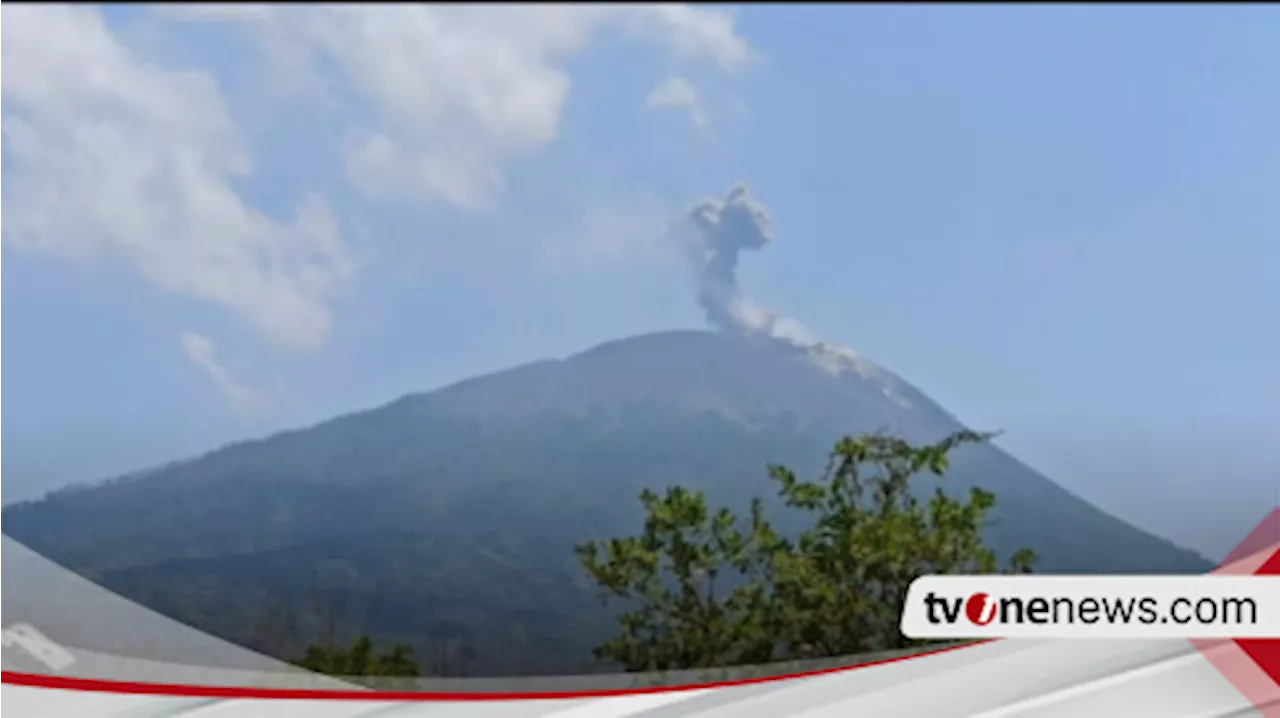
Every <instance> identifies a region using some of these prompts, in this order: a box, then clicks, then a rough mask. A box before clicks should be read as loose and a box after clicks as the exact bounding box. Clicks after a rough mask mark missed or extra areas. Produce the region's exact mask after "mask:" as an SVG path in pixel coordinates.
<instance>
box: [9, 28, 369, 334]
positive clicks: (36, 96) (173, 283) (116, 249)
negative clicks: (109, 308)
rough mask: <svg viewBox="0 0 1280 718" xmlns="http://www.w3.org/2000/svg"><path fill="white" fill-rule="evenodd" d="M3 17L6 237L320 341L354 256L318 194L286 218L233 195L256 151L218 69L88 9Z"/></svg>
mask: <svg viewBox="0 0 1280 718" xmlns="http://www.w3.org/2000/svg"><path fill="white" fill-rule="evenodd" d="M4 20H5V22H4V25H3V45H2V53H3V57H2V58H0V59H2V62H3V83H2V89H3V101H4V125H3V137H4V151H5V168H4V169H5V174H6V177H5V179H6V180H8V181H7V182H5V184H4V194H3V203H4V206H3V210H4V215H5V216H6V217H8V221H6V222H5V223H4V225H3V237H4V241H5V242H6V243H9V244H11V245H13V246H17V247H22V248H26V249H31V250H37V251H42V252H46V253H49V254H53V255H57V256H70V257H79V258H95V257H103V258H109V259H112V260H116V261H123V262H125V263H127V264H128V265H130V266H131V267H132V268H133V269H134V270H136V271H137V272H139V273H141V274H142V275H143V276H144V277H145V278H146V279H148V280H149V281H151V282H152V283H154V284H156V285H158V286H160V287H162V288H164V289H166V290H169V291H173V292H177V293H181V294H185V295H188V296H191V297H195V298H197V299H201V300H205V301H209V302H213V303H215V304H218V305H221V306H223V307H225V308H227V309H230V310H232V311H235V312H238V313H240V314H241V315H243V316H245V317H246V318H248V319H249V320H250V321H251V322H252V323H253V324H254V325H255V326H256V327H257V328H258V329H259V330H260V331H261V333H262V334H263V335H264V336H265V337H266V338H267V339H268V340H270V341H272V342H274V343H277V344H279V345H282V346H289V347H301V348H310V347H315V346H318V345H320V344H322V343H323V342H324V341H325V339H326V338H327V336H328V334H329V331H330V324H331V318H330V309H329V305H328V300H329V299H330V297H331V295H332V294H333V293H334V292H335V291H336V290H337V289H338V286H339V285H340V283H341V282H342V280H343V279H345V278H346V277H347V275H348V274H349V272H350V270H351V263H350V261H349V260H348V258H347V254H346V252H345V250H344V247H343V243H342V239H341V237H340V235H339V233H338V230H337V228H336V223H335V221H334V219H333V218H332V217H331V216H330V214H329V211H328V209H327V207H326V205H325V203H324V201H323V200H322V199H320V198H318V197H314V196H313V197H309V198H307V199H306V200H305V201H304V202H303V203H302V204H301V206H300V207H299V209H298V211H297V214H296V216H295V217H294V218H293V219H292V220H291V221H289V222H281V221H278V220H276V219H273V218H271V217H269V216H267V215H265V214H263V213H261V212H259V211H258V210H256V209H254V208H253V207H251V206H250V205H249V204H247V203H246V202H245V201H244V200H243V199H242V198H241V197H240V196H239V194H237V192H236V191H235V189H234V188H233V186H232V184H231V183H232V181H233V180H234V179H235V178H236V177H238V176H243V175H245V174H247V173H248V172H249V171H250V170H251V164H250V160H249V157H248V155H247V154H246V152H245V151H244V149H243V148H242V147H241V145H240V141H239V138H238V137H237V133H236V130H235V127H234V126H233V125H232V123H231V120H230V118H229V116H228V114H227V111H226V108H225V107H224V104H223V101H222V98H221V96H220V94H219V92H218V88H217V85H216V83H215V81H214V79H213V78H212V77H211V76H210V75H208V74H205V73H200V72H179V71H168V70H164V69H161V68H157V67H154V66H152V65H149V64H147V63H146V62H144V61H142V60H141V59H140V58H138V57H136V56H135V55H134V54H132V53H131V52H130V51H129V49H128V48H126V47H124V46H123V45H122V44H120V43H119V42H118V41H117V40H116V39H115V37H113V36H112V34H111V33H110V31H109V30H108V29H107V28H106V27H105V26H104V24H103V20H102V17H101V15H100V14H99V13H98V11H97V10H95V9H93V8H89V7H83V6H66V5H61V6H60V5H14V6H11V7H8V8H6V9H5V11H4Z"/></svg>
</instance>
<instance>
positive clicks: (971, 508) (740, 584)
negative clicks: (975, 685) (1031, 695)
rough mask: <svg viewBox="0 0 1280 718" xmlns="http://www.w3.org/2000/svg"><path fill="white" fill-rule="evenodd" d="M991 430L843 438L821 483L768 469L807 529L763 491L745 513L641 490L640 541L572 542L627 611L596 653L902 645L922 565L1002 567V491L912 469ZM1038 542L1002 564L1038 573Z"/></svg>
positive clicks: (942, 467) (742, 655)
mask: <svg viewBox="0 0 1280 718" xmlns="http://www.w3.org/2000/svg"><path fill="white" fill-rule="evenodd" d="M991 436H992V435H991V434H985V433H979V432H973V431H961V432H957V433H955V434H953V435H951V436H949V437H947V438H946V439H944V440H942V441H940V442H938V443H935V444H928V445H922V446H913V445H911V444H908V443H907V442H906V441H903V440H902V439H898V438H895V437H891V436H886V435H884V434H879V433H877V434H866V435H862V436H858V437H846V438H843V439H841V440H840V441H839V442H837V444H836V446H835V448H834V450H833V451H832V452H831V455H830V459H829V461H828V464H827V468H826V471H825V472H824V473H823V475H822V477H821V478H820V479H819V480H817V481H803V480H801V479H799V478H797V477H796V475H795V474H794V473H793V472H792V471H790V470H789V469H787V468H785V467H782V466H771V467H769V477H770V478H771V479H772V480H773V482H775V484H776V485H777V487H778V493H779V496H780V497H781V498H782V500H783V503H784V504H785V505H786V506H787V507H788V508H790V509H794V510H799V511H803V512H806V513H807V514H808V515H809V516H810V519H811V521H812V523H811V524H809V526H810V527H809V528H808V529H806V530H804V531H803V532H801V533H800V534H799V535H798V536H795V537H785V536H783V535H782V534H781V533H780V532H779V531H777V530H775V529H774V528H773V525H772V524H771V523H770V522H769V521H768V520H767V519H766V518H765V515H764V509H763V502H762V501H761V500H760V499H758V498H757V499H755V500H753V501H752V503H751V508H750V512H749V514H748V515H747V516H746V517H745V518H741V517H738V516H736V515H734V514H733V512H731V511H730V510H728V509H723V508H722V509H720V510H719V511H716V512H714V513H713V512H712V511H711V510H710V509H709V508H708V506H707V502H706V499H705V496H704V495H703V494H702V493H701V492H695V491H690V490H688V489H685V488H682V487H672V488H668V489H667V491H666V493H665V494H663V495H658V494H656V493H654V492H652V491H648V490H646V491H644V492H642V493H641V495H640V500H641V502H642V503H643V505H644V509H645V514H646V517H645V521H644V529H643V532H642V533H641V534H640V535H639V536H634V537H629V538H615V539H611V540H608V541H604V542H594V541H589V542H587V543H584V544H582V545H580V546H579V547H578V549H577V552H578V557H579V560H580V561H581V563H582V566H583V568H585V570H586V571H587V573H588V574H590V576H591V577H592V579H594V580H595V582H596V583H597V584H598V585H599V587H600V588H601V589H602V593H603V597H604V598H605V600H606V601H607V600H610V599H613V600H620V601H623V602H624V605H625V606H626V608H628V609H631V610H628V611H626V612H624V613H623V614H621V615H620V617H619V619H618V623H619V629H620V630H619V633H618V635H617V636H616V637H615V638H613V639H612V640H610V641H608V642H606V643H604V644H602V645H601V646H599V647H598V648H597V649H596V655H597V657H599V658H602V659H606V660H610V661H614V662H617V663H620V664H622V665H623V666H624V667H625V668H626V669H627V670H631V671H654V670H657V671H662V670H677V669H690V668H710V667H719V666H727V665H740V664H747V663H764V662H768V661H778V660H797V659H807V658H827V657H835V656H842V655H849V654H855V653H862V652H867V651H877V650H889V649H895V648H905V647H909V646H911V645H914V644H915V642H914V641H912V640H910V639H908V638H906V637H905V636H903V635H902V634H901V633H900V631H899V629H898V622H899V619H900V616H901V611H902V603H903V600H904V597H905V593H906V589H907V586H908V584H910V583H911V581H912V580H914V579H915V578H917V577H918V576H921V575H924V574H948V573H996V572H997V571H999V570H1000V567H999V566H998V562H997V558H996V556H995V554H994V552H992V551H991V550H990V549H989V548H987V547H986V546H985V545H984V544H983V542H982V537H981V531H982V528H983V527H984V526H985V525H986V524H987V516H988V514H989V512H990V510H991V508H992V506H993V505H994V504H995V497H994V496H993V495H992V494H991V493H989V492H987V491H983V490H982V489H979V488H973V489H971V490H970V492H969V494H968V496H967V498H966V499H957V498H952V497H950V496H948V495H947V494H946V493H944V492H943V491H942V489H941V488H938V489H936V490H935V491H934V493H933V494H932V496H931V497H929V498H928V499H927V500H924V501H922V500H920V499H919V498H918V497H917V493H918V492H913V491H912V486H911V479H912V477H914V476H916V475H919V474H922V473H925V472H928V473H931V474H934V475H936V476H942V475H944V474H945V472H946V470H947V467H948V463H949V462H948V456H949V455H950V453H951V452H952V451H953V450H954V449H956V448H957V447H959V446H961V445H964V444H971V443H980V442H985V441H987V440H989V439H990V438H991ZM1034 563H1035V556H1034V554H1032V553H1031V551H1029V550H1026V549H1024V550H1021V551H1018V552H1017V553H1016V554H1014V555H1013V556H1012V557H1011V558H1010V561H1009V562H1008V564H1007V566H1006V567H1005V568H1004V571H1006V572H1010V573H1024V572H1029V571H1030V570H1031V567H1032V565H1033V564H1034Z"/></svg>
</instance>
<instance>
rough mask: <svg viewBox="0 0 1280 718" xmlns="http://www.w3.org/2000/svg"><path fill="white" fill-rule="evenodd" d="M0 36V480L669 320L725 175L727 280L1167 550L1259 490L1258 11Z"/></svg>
mask: <svg viewBox="0 0 1280 718" xmlns="http://www.w3.org/2000/svg"><path fill="white" fill-rule="evenodd" d="M342 13H345V15H344V14H342ZM384 13H399V14H398V15H386V16H384ZM5 19H6V21H7V22H6V23H5V25H4V26H3V27H4V44H3V52H4V60H5V61H6V62H4V64H3V67H4V82H3V91H4V106H3V107H4V110H3V111H4V171H5V175H6V177H5V179H6V180H8V181H7V182H6V183H5V184H4V210H5V216H6V217H7V218H8V219H9V222H7V223H5V224H4V225H3V228H4V243H3V260H4V263H3V280H4V289H3V298H4V299H8V300H10V304H9V311H8V312H7V313H6V314H5V316H6V317H7V318H8V319H9V325H8V330H9V335H8V336H9V339H10V343H9V348H10V353H9V360H10V379H11V381H10V385H9V386H10V393H9V404H8V409H9V411H8V419H9V421H8V422H7V423H5V425H4V433H3V438H4V448H5V449H7V451H6V452H5V454H4V466H3V468H4V469H5V474H4V476H5V479H6V480H5V483H4V488H5V489H7V492H6V494H5V497H6V501H9V500H13V499H15V498H20V497H25V496H29V495H31V494H32V493H34V492H37V491H39V490H42V489H44V488H48V487H50V486H53V485H57V484H59V483H65V482H67V481H72V480H81V479H92V478H98V477H102V476H106V475H111V474H115V473H119V472H122V471H126V470H130V469H134V468H140V467H143V466H146V465H149V464H153V463H156V462H159V461H163V460H167V459H172V458H178V457H181V456H184V455H188V454H190V453H193V452H197V451H202V450H206V449H208V448H212V447H214V446H217V445H219V444H221V443H223V442H226V441H228V440H231V439H235V438H239V437H245V436H253V435H259V434H263V433H266V432H270V431H273V430H276V429H279V428H282V427H287V426H296V425H302V424H308V423H312V422H315V421H317V420H320V419H323V418H325V417H328V416H331V415H333V414H336V413H340V412H344V411H349V410H353V409H357V408H363V407H367V406H371V405H376V404H379V403H382V402H384V401H387V400H390V399H393V398H395V397H397V396H399V395H401V394H404V393H407V392H410V391H418V390H424V389H430V388H433V387H436V386H439V385H441V384H444V383H448V382H450V381H453V380H457V379H461V378H465V377H468V376H471V375H474V374H477V373H481V372H484V371H489V370H493V369H498V368H502V367H505V366H509V365H513V364H517V363H521V362H524V361H528V360H532V359H535V358H542V357H546V356H557V355H566V354H569V353H572V352H575V351H578V350H581V349H584V348H587V347H589V346H591V345H593V344H596V343H599V342H601V341H605V340H608V339H611V338H617V337H621V336H626V335H630V334H634V333H638V332H643V331H649V330H656V329H662V328H670V327H694V326H701V324H702V321H701V315H700V312H699V310H698V307H697V305H696V303H695V302H694V299H693V294H692V289H691V283H690V278H689V275H688V272H687V271H686V270H685V268H684V267H682V266H681V265H680V262H679V258H678V256H677V253H676V252H674V251H672V248H670V247H667V246H665V245H664V243H663V240H662V228H663V226H664V224H665V223H666V222H667V221H668V220H670V219H672V218H674V217H675V216H676V215H678V214H679V213H680V212H681V210H682V209H684V208H685V207H686V206H687V205H688V204H689V203H691V202H693V201H695V200H698V199H701V198H703V197H707V196H721V195H723V194H724V192H725V191H727V190H728V188H729V187H730V185H731V184H732V183H734V182H737V181H743V182H746V183H747V184H748V185H749V186H750V188H751V190H752V192H753V194H754V195H755V196H756V197H758V198H759V199H760V200H761V201H763V202H764V203H765V204H767V205H768V207H769V209H770V211H771V213H772V215H773V218H774V225H775V242H774V244H773V245H771V246H769V247H767V248H766V249H765V250H763V251H762V252H760V253H756V254H752V255H750V256H748V257H746V258H745V259H744V266H743V267H742V282H743V284H744V286H745V288H746V290H747V291H748V292H749V293H750V294H751V295H752V296H753V298H754V299H755V300H756V301H758V302H759V303H761V304H764V305H766V306H769V307H772V308H774V309H776V310H778V311H780V312H782V313H785V314H787V315H789V316H793V317H797V318H799V319H801V320H802V321H804V322H805V323H806V324H807V325H808V326H809V327H811V328H812V329H814V330H815V331H816V332H817V333H819V334H821V335H823V336H825V337H827V338H830V339H834V340H837V341H840V342H842V343H845V344H847V345H849V346H851V347H853V348H855V349H857V350H860V351H862V352H863V353H865V354H866V355H867V356H869V357H870V358H872V359H873V360H876V361H878V362H879V363H881V364H882V365H884V366H886V367H888V368H890V369H892V370H895V371H896V372H898V373H899V374H901V375H902V376H904V377H905V378H907V379H908V380H909V381H911V382H912V383H914V384H916V385H917V386H919V387H920V388H921V389H923V390H924V391H925V392H926V393H929V394H930V395H932V396H933V397H934V398H935V399H937V400H939V401H940V402H941V403H942V404H943V405H944V406H946V407H948V408H949V409H950V410H951V411H952V412H954V413H956V414H957V415H958V416H960V417H961V418H962V419H964V420H966V421H968V422H970V423H971V424H973V425H976V426H978V427H982V428H999V429H1004V430H1005V431H1006V434H1005V436H1004V437H1003V438H1002V440H1001V441H1002V444H1003V445H1004V446H1005V447H1006V448H1008V449H1010V450H1011V451H1012V452H1013V453H1014V454H1016V455H1017V456H1019V457H1020V458H1022V459H1024V460H1025V461H1027V462H1028V463H1030V464H1032V465H1033V466H1036V467H1037V468H1039V469H1041V470H1042V471H1044V472H1045V473H1047V474H1048V475H1049V476H1051V477H1052V478H1053V479H1055V480H1056V481H1058V482H1060V483H1062V484H1063V485H1065V486H1067V487H1069V488H1071V489H1073V490H1075V491H1077V492H1079V493H1080V494H1082V495H1084V496H1085V497H1087V498H1089V499H1091V500H1093V501H1095V502H1097V503H1099V504H1100V505H1102V506H1103V507H1105V508H1107V509H1109V510H1112V511H1114V512H1116V513H1118V514H1120V515H1121V516H1123V517H1125V518H1128V519H1130V520H1132V521H1134V522H1136V523H1138V524H1139V525H1141V526H1143V527H1145V528H1148V529H1152V530H1155V531H1158V532H1159V533H1161V534H1164V535H1166V536H1170V537H1173V538H1175V539H1177V540H1178V541H1180V542H1182V543H1185V544H1189V545H1191V546H1193V547H1196V548H1199V549H1201V550H1203V551H1205V552H1207V553H1210V554H1221V553H1224V552H1225V551H1226V550H1227V549H1229V548H1230V547H1231V545H1232V544H1233V542H1234V540H1235V539H1237V538H1239V537H1242V536H1243V535H1244V534H1245V533H1246V532H1247V531H1248V530H1249V529H1250V528H1252V524H1253V522H1255V521H1256V520H1257V519H1259V518H1261V517H1262V515H1263V514H1264V513H1265V512H1266V510H1268V509H1269V508H1270V507H1272V506H1274V505H1275V504H1276V492H1277V487H1278V486H1280V462H1278V461H1277V459H1276V458H1275V456H1274V447H1275V446H1276V445H1277V439H1278V438H1280V412H1278V411H1277V408H1276V407H1277V406H1278V405H1280V373H1278V372H1277V371H1276V356H1277V354H1278V353H1280V339H1277V332H1276V330H1275V328H1274V327H1275V326H1276V325H1277V324H1278V323H1277V321H1276V315H1277V310H1278V309H1280V282H1278V281H1277V278H1278V277H1280V142H1278V141H1277V136H1276V129H1275V128H1277V127H1280V83H1277V82H1275V76H1276V71H1277V69H1278V68H1280V13H1277V11H1276V9H1275V8H1272V7H1266V6H1256V7H1245V6H1234V7H1221V8H1218V7H1210V6H1200V7H1164V8H1157V7H1137V6H1135V7H1065V6H1020V7H1014V6H1011V7H1000V8H997V7H986V8H947V7H941V6H927V7H926V6H916V7H891V6H828V7H783V6H752V7H747V8H736V9H725V8H718V7H713V6H700V7H699V8H697V9H691V8H684V7H679V6H668V7H665V8H641V9H600V8H594V9H592V8H573V9H568V8H554V7H552V8H539V7H535V6H525V7H524V8H522V9H521V10H520V11H519V12H518V13H517V11H515V10H510V9H506V10H505V11H504V12H503V13H500V14H496V15H495V14H493V11H490V10H487V9H481V8H479V7H475V8H467V9H451V10H449V9H440V8H432V7H423V8H410V7H409V6H403V7H398V8H395V9H393V10H388V9H381V10H379V9H370V8H363V9H362V7H360V6H346V7H345V8H344V9H342V10H338V11H330V10H322V9H319V8H298V9H292V10H290V9H284V8H276V9H275V10H270V11H260V10H258V9H255V8H253V7H251V6H238V7H237V8H235V9H228V8H225V7H224V8H222V10H221V12H219V11H218V10H217V9H213V10H208V9H202V8H199V7H197V6H188V8H187V9H185V10H184V9H168V10H161V9H158V8H142V7H129V8H110V9H107V10H105V11H103V10H100V9H97V8H94V7H91V6H80V7H76V8H66V7H64V8H42V7H39V6H26V7H17V6H15V8H6V10H5ZM85 158H88V159H85ZM299 206H304V207H305V208H306V209H305V211H303V212H302V214H301V217H302V219H301V220H299V221H297V222H295V219H294V218H295V215H296V213H297V211H298V208H299ZM15 302H16V303H15ZM15 377H16V378H17V383H15V382H14V381H13V380H14V378H15Z"/></svg>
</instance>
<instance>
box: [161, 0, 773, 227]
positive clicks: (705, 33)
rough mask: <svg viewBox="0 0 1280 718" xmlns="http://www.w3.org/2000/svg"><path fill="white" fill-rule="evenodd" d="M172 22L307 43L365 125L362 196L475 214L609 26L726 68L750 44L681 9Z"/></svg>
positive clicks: (552, 120)
mask: <svg viewBox="0 0 1280 718" xmlns="http://www.w3.org/2000/svg"><path fill="white" fill-rule="evenodd" d="M167 14H168V15H169V16H171V17H187V18H194V19H199V20H211V19H213V20H226V21H230V22H232V23H233V24H235V25H237V26H239V27H241V28H244V29H246V30H248V31H249V32H250V33H251V34H252V36H253V37H256V38H257V39H258V40H259V43H260V45H262V46H263V47H264V48H267V49H268V51H269V50H270V48H278V47H281V46H285V45H287V46H290V47H295V48H304V49H305V50H303V51H304V52H305V53H306V54H307V55H308V56H309V57H310V58H311V65H312V66H313V67H319V66H321V65H325V66H333V67H336V68H338V74H339V75H340V76H341V80H342V81H343V82H345V83H347V85H348V86H347V87H345V88H344V90H343V93H339V94H346V93H350V94H352V95H354V96H356V97H359V98H360V99H361V100H363V101H365V102H367V103H368V105H369V107H371V108H372V109H373V110H374V113H373V119H372V120H371V121H370V122H368V123H367V124H366V125H365V126H362V127H359V128H354V129H353V131H352V134H351V136H350V138H349V139H348V141H347V144H346V147H345V148H344V151H345V155H346V160H345V163H346V168H347V174H348V178H349V179H350V181H351V182H352V184H353V186H354V187H356V188H357V189H358V190H359V191H361V192H362V193H363V194H364V195H365V196H367V197H370V198H375V199H382V200H401V201H403V200H414V199H423V198H427V199H433V200H441V201H444V202H447V203H449V204H451V205H454V206H458V207H462V208H466V209H471V210H482V209H486V208H490V207H492V206H493V204H494V202H495V201H496V198H497V197H498V196H499V195H500V194H501V192H502V190H503V189H504V186H505V176H504V167H505V166H506V164H507V163H508V162H510V161H513V160H517V159H519V158H521V157H525V156H528V155H529V154H531V153H533V152H534V151H536V150H538V149H540V148H542V147H544V146H546V145H547V144H548V143H550V142H551V141H552V140H554V139H555V137H556V135H557V132H558V130H559V123H560V119H561V116H562V114H563V110H564V107H565V103H566V101H567V98H568V96H569V91H570V88H571V84H572V83H571V79H570V77H569V74H568V72H567V70H566V69H565V66H564V65H565V62H566V60H567V59H568V58H569V57H570V56H572V55H575V54H577V53H579V52H582V51H583V50H585V49H586V48H587V47H588V46H589V45H590V43H591V42H592V41H593V40H595V39H597V38H599V37H600V36H603V35H605V34H606V33H614V34H618V35H621V36H624V37H630V38H633V39H635V40H637V41H640V42H644V43H648V44H651V45H656V46H658V47H659V48H661V49H663V50H664V51H666V52H667V53H668V54H670V55H672V56H673V57H675V58H676V59H678V60H680V61H682V62H688V63H703V64H709V65H711V66H712V67H714V68H716V69H717V70H718V71H722V72H735V71H738V70H741V69H742V68H744V67H746V66H747V65H749V63H750V62H751V60H752V57H753V55H752V52H751V49H750V47H749V46H748V44H747V43H746V41H745V40H744V39H742V38H741V37H740V36H738V35H737V34H736V32H735V30H734V23H733V17H732V15H730V14H728V13H725V12H723V11H715V10H704V9H697V8H691V7H688V6H680V5H655V6H629V5H600V6H593V5H572V6H556V5H515V6H494V7H489V6H481V5H476V6H445V5H397V6H377V5H340V6H320V7H285V6H278V7H270V8H264V7H263V6H241V9H239V10H236V11H234V12H226V11H223V10H221V9H216V10H213V11H210V10H208V9H206V8H205V7H204V6H185V7H184V8H181V9H179V8H176V7H175V8H173V9H172V10H170V11H169V12H168V13H167Z"/></svg>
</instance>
